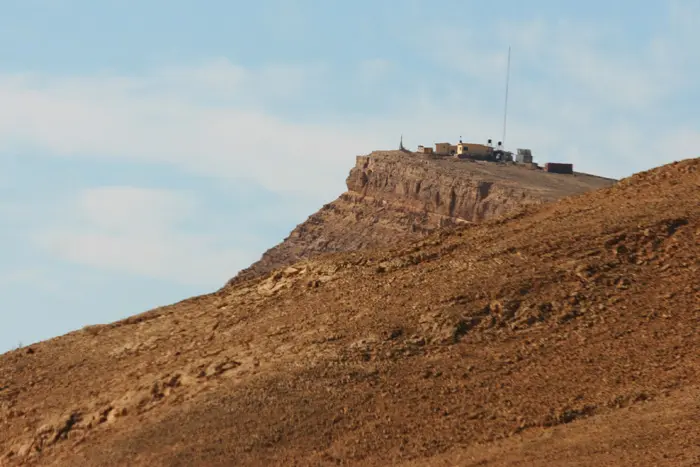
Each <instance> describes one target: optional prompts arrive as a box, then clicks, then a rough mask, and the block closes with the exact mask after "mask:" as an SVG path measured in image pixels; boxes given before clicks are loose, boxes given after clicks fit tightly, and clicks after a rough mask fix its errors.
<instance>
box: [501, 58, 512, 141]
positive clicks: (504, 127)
mask: <svg viewBox="0 0 700 467" xmlns="http://www.w3.org/2000/svg"><path fill="white" fill-rule="evenodd" d="M509 85H510V46H508V71H507V72H506V104H505V108H504V110H503V138H502V139H501V141H502V142H503V146H505V144H506V123H507V122H508V86H509Z"/></svg>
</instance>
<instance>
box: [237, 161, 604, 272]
mask: <svg viewBox="0 0 700 467" xmlns="http://www.w3.org/2000/svg"><path fill="white" fill-rule="evenodd" d="M346 183H347V188H348V191H347V192H345V193H343V194H342V195H341V196H340V197H339V198H338V199H337V200H335V201H333V202H332V203H329V204H326V205H325V206H323V208H321V210H320V211H318V212H316V213H315V214H313V215H312V216H310V217H309V218H308V219H307V220H306V221H305V222H304V223H302V224H300V225H299V226H297V227H296V228H295V229H294V230H293V231H292V233H291V234H290V235H289V237H287V238H286V239H285V240H284V241H283V242H282V243H280V244H279V245H277V246H275V247H274V248H272V249H270V250H268V251H267V252H266V253H265V254H264V255H263V256H262V258H261V259H260V260H259V261H258V262H256V263H255V264H253V265H252V266H250V267H249V268H247V269H245V270H243V271H241V272H240V273H239V274H238V275H237V276H236V277H235V278H234V279H233V280H232V281H231V282H232V283H235V282H240V281H241V280H248V279H252V278H255V277H258V276H259V275H261V274H265V273H268V272H270V271H271V270H273V269H277V268H280V267H284V266H287V265H290V264H293V263H295V262H297V261H299V260H301V259H307V258H312V257H314V256H316V255H318V254H321V253H329V252H341V251H354V250H358V249H363V248H384V247H390V246H392V245H395V244H397V243H399V242H402V241H405V240H409V239H416V238H419V237H422V236H424V235H427V234H429V233H431V232H433V231H434V230H435V229H436V228H438V227H444V226H450V225H456V224H461V223H469V222H481V221H484V220H486V219H489V218H493V217H497V216H502V215H505V214H509V213H512V212H514V211H517V210H519V209H521V208H523V207H525V206H529V205H536V204H541V203H544V202H549V201H554V200H556V199H559V198H562V197H565V196H570V195H576V194H580V193H584V192H587V191H591V190H595V189H598V188H603V187H607V186H610V185H612V184H613V183H615V180H612V179H608V178H603V177H596V176H592V175H587V174H581V173H576V174H574V175H559V174H550V173H545V172H544V171H542V170H538V169H536V168H531V167H526V166H522V165H515V164H496V163H491V162H473V161H467V160H457V159H453V158H444V157H439V156H426V155H423V154H418V153H409V152H403V151H376V152H373V153H371V154H370V155H367V156H357V160H356V165H355V167H353V168H352V170H351V171H350V174H349V176H348V178H347V180H346Z"/></svg>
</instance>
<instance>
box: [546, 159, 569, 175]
mask: <svg viewBox="0 0 700 467" xmlns="http://www.w3.org/2000/svg"><path fill="white" fill-rule="evenodd" d="M544 170H545V171H546V172H551V173H556V174H573V173H574V164H560V163H557V162H547V163H546V164H545V165H544Z"/></svg>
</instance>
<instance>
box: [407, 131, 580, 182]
mask: <svg viewBox="0 0 700 467" xmlns="http://www.w3.org/2000/svg"><path fill="white" fill-rule="evenodd" d="M402 144H403V143H402ZM416 152H418V153H420V154H431V155H435V156H441V157H454V158H456V159H465V160H472V161H486V162H504V163H506V162H507V163H514V164H520V165H523V166H526V167H528V168H531V169H538V170H542V167H540V166H539V165H538V164H537V163H536V162H535V161H534V160H533V157H532V151H531V150H530V149H521V148H519V149H517V152H516V154H513V153H512V152H510V151H506V150H505V148H504V147H503V143H501V142H500V141H499V142H498V143H497V144H496V145H495V146H494V145H493V140H488V142H487V143H486V144H480V143H465V142H463V141H462V139H461V138H460V140H459V143H458V144H451V143H447V142H444V143H435V149H433V148H432V147H429V146H423V145H419V146H418V149H417V151H416ZM544 170H545V172H550V173H559V174H573V173H574V166H573V164H565V163H558V162H557V163H555V162H550V163H547V164H545V166H544Z"/></svg>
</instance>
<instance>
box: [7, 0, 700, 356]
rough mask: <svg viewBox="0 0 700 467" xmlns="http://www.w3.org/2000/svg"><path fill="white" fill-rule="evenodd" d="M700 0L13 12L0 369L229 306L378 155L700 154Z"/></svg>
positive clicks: (451, 0)
mask: <svg viewBox="0 0 700 467" xmlns="http://www.w3.org/2000/svg"><path fill="white" fill-rule="evenodd" d="M698 24H700V3H698V2H697V1H695V0H687V1H685V0H646V1H644V2H639V1H636V0H635V1H627V0H616V1H615V2H610V1H600V0H590V1H587V2H579V1H576V2H574V1H561V0H530V1H528V2H523V1H521V0H502V1H498V0H492V1H490V2H484V1H468V0H429V1H422V0H354V1H352V2H345V1H343V2H341V1H332V0H258V1H249V0H246V1H239V0H226V1H224V0H221V1H219V0H209V1H207V2H201V1H194V0H191V1H184V0H167V1H166V0H138V1H136V0H123V1H116V0H114V1H109V0H101V1H95V0H21V1H18V0H0V43H2V44H3V47H0V219H1V221H0V352H3V351H6V350H9V349H12V348H14V347H17V346H20V345H27V344H30V343H33V342H36V341H39V340H43V339H47V338H50V337H53V336H56V335H60V334H63V333H66V332H69V331H71V330H74V329H79V328H81V327H83V326H85V325H88V324H97V323H107V322H111V321H114V320H117V319H121V318H124V317H126V316H130V315H132V314H135V313H139V312H142V311H145V310H148V309H150V308H154V307H157V306H161V305H167V304H170V303H174V302H177V301H179V300H182V299H185V298H187V297H190V296H193V295H198V294H203V293H208V292H211V291H214V290H216V289H218V288H220V287H221V286H222V285H223V284H224V283H225V282H226V281H227V280H228V279H229V278H231V277H233V276H234V275H235V274H236V273H237V272H238V270H240V269H242V268H245V267H247V266H248V265H250V264H251V263H252V262H254V261H255V260H257V259H258V258H259V257H260V255H261V254H262V252H263V251H265V250H266V249H267V248H269V247H271V246H273V245H274V244H276V243H278V242H280V241H281V240H283V239H284V238H285V237H286V235H287V234H288V233H289V232H290V231H291V230H292V229H293V228H294V227H295V226H296V225H297V224H299V223H301V222H303V221H304V220H305V219H306V217H307V216H309V215H310V214H312V213H313V212H314V211H316V210H317V209H318V208H319V207H321V206H322V205H323V204H324V203H327V202H329V201H332V200H333V199H335V198H336V197H337V196H338V195H339V194H340V193H342V192H343V191H344V190H345V177H346V176H347V173H348V170H349V169H350V168H351V167H352V165H353V164H354V157H355V156H356V155H358V154H366V153H369V152H370V151H372V150H375V149H395V148H397V146H398V143H399V139H400V137H401V135H403V140H404V143H405V145H406V146H408V147H416V146H417V145H419V144H425V145H431V144H433V143H435V142H439V141H452V142H455V141H457V140H458V139H459V137H460V136H462V138H463V139H464V140H466V141H472V142H484V141H486V139H489V138H490V139H493V140H499V139H501V136H502V131H503V128H502V126H503V110H504V94H505V81H506V80H505V76H506V67H507V56H508V47H509V46H510V47H512V58H511V73H510V89H509V110H508V129H507V136H506V147H507V148H509V149H515V148H518V147H526V148H531V149H532V151H533V155H534V156H535V160H536V161H538V162H541V163H543V162H547V161H559V162H572V163H574V164H575V167H576V170H577V171H581V172H589V173H594V174H598V175H603V176H607V177H614V178H621V177H626V176H628V175H631V174H633V173H635V172H639V171H642V170H647V169H650V168H652V167H655V166H658V165H662V164H665V163H668V162H672V161H674V160H680V159H684V158H688V157H696V156H698V154H697V148H698V146H699V145H700V112H699V111H698V107H699V106H700V87H698V84H697V83H699V82H700V52H698V50H697V44H699V43H700V28H698V27H697V25H698Z"/></svg>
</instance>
